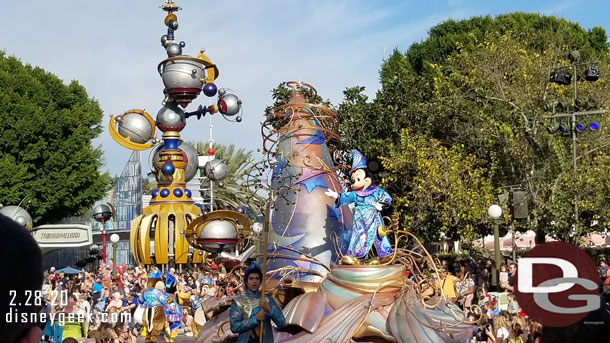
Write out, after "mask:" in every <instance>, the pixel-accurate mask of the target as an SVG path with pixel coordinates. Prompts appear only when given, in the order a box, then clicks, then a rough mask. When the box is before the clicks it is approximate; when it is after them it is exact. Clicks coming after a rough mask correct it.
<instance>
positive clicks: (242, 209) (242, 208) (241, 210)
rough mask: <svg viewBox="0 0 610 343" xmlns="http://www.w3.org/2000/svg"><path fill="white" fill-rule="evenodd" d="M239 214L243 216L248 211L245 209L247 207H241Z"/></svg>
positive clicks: (238, 209) (238, 210)
mask: <svg viewBox="0 0 610 343" xmlns="http://www.w3.org/2000/svg"><path fill="white" fill-rule="evenodd" d="M237 212H239V213H241V214H244V213H246V209H245V207H243V206H239V207H238V208H237Z"/></svg>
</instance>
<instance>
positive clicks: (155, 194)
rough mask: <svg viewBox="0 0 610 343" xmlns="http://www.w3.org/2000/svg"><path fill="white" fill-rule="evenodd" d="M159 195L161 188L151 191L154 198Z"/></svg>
mask: <svg viewBox="0 0 610 343" xmlns="http://www.w3.org/2000/svg"><path fill="white" fill-rule="evenodd" d="M157 195H159V190H158V189H155V190H153V191H152V193H151V196H152V197H153V199H154V198H156V197H157Z"/></svg>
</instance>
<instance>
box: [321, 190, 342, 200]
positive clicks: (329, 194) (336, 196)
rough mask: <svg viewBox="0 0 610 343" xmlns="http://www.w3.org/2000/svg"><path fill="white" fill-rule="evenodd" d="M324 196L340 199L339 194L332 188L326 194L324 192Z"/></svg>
mask: <svg viewBox="0 0 610 343" xmlns="http://www.w3.org/2000/svg"><path fill="white" fill-rule="evenodd" d="M324 194H326V195H328V196H329V197H331V198H335V199H337V198H339V193H337V192H335V191H333V190H332V189H330V188H329V189H328V190H327V191H326V192H324Z"/></svg>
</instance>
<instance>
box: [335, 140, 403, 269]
mask: <svg viewBox="0 0 610 343" xmlns="http://www.w3.org/2000/svg"><path fill="white" fill-rule="evenodd" d="M350 178H351V181H352V184H351V188H352V191H351V192H345V193H341V194H339V193H337V192H335V191H333V190H331V189H328V190H327V191H326V192H325V194H326V195H328V196H329V197H332V198H335V199H336V200H335V207H339V206H345V205H348V204H351V203H354V204H355V208H354V219H353V226H352V236H351V238H350V242H349V246H348V250H347V254H346V255H343V259H342V262H343V263H344V264H352V265H353V264H360V259H361V258H365V257H366V256H367V255H368V253H369V251H370V250H371V248H372V246H373V244H375V249H376V250H377V255H378V256H379V258H375V259H373V260H371V261H370V262H369V265H380V264H381V263H383V262H385V261H384V260H385V259H387V258H389V257H390V256H391V255H392V254H393V251H392V247H391V246H390V242H389V241H388V238H387V233H386V232H385V230H384V225H383V219H382V218H381V213H380V211H382V210H383V209H385V208H388V207H389V206H390V202H391V201H392V198H391V197H390V195H389V194H388V193H387V192H386V191H385V190H383V189H381V188H379V187H377V186H374V185H373V177H372V174H371V172H370V170H369V169H368V168H367V162H366V159H365V158H364V156H362V153H360V152H359V151H358V150H354V151H353V152H352V168H351V171H350Z"/></svg>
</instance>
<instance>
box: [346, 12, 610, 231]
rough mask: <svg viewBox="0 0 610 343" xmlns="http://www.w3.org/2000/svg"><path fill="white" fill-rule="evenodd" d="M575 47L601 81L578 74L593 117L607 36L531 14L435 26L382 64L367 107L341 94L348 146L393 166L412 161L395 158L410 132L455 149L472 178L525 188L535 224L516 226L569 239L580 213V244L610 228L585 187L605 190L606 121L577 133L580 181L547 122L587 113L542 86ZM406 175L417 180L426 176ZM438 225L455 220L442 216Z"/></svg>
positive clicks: (599, 194) (609, 136) (567, 143)
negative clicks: (556, 114)
mask: <svg viewBox="0 0 610 343" xmlns="http://www.w3.org/2000/svg"><path fill="white" fill-rule="evenodd" d="M576 48H578V49H579V51H580V55H581V60H582V61H599V62H600V64H599V67H600V70H601V75H602V77H601V78H600V80H599V81H597V82H585V81H584V80H583V78H582V73H583V72H584V67H582V68H580V69H579V70H578V73H579V75H581V76H580V77H579V79H580V80H581V82H578V84H579V85H578V88H579V92H578V94H579V95H578V97H579V101H581V100H583V99H593V100H594V101H591V102H590V103H593V104H594V105H593V108H594V109H604V108H607V104H608V100H609V99H608V98H609V95H610V89H608V84H609V83H608V82H607V81H606V80H604V76H605V75H610V70H609V65H610V54H609V48H608V44H607V35H606V33H605V30H604V29H603V28H600V27H596V28H593V29H591V30H589V31H586V30H584V29H583V28H582V27H580V25H578V24H575V23H571V22H568V21H566V20H564V19H558V18H555V17H547V16H541V15H539V14H526V13H513V14H507V15H502V16H498V17H496V18H491V17H489V16H488V17H475V18H471V19H468V20H463V21H459V22H456V21H452V20H449V21H446V22H444V23H442V24H440V25H437V26H435V27H434V28H432V29H431V30H430V37H428V38H427V39H426V40H425V41H423V42H421V43H417V44H414V45H412V46H411V47H410V48H409V49H408V50H407V51H406V52H405V53H404V54H403V53H401V52H399V51H397V50H396V51H394V53H393V54H392V55H391V56H390V57H389V58H388V59H387V60H386V61H384V63H383V64H382V66H381V71H380V82H381V90H380V91H378V92H377V94H376V96H375V98H374V99H372V101H368V99H367V98H366V97H365V96H364V95H363V94H362V91H363V90H364V89H363V88H362V87H354V88H349V89H347V90H346V91H345V92H344V93H345V99H344V101H343V103H342V104H340V105H339V107H338V109H339V111H338V112H339V116H340V121H341V126H342V128H343V130H344V137H345V139H344V143H345V144H346V145H347V146H348V148H357V149H359V150H360V151H362V152H363V153H364V154H365V156H367V157H374V156H385V157H389V156H392V163H403V162H406V161H408V159H407V155H405V154H401V153H398V154H397V153H396V151H401V149H402V150H404V149H406V147H405V145H404V144H403V141H404V137H403V136H402V135H401V133H402V130H403V129H405V128H408V129H409V132H410V135H412V136H414V137H420V136H421V137H425V138H426V139H429V140H430V141H431V142H438V144H440V145H438V147H439V148H440V147H441V146H442V147H445V148H446V149H448V151H451V149H453V148H455V147H459V148H460V149H461V150H460V153H462V154H464V156H470V155H473V156H475V157H476V158H475V160H476V161H477V162H476V163H473V164H472V165H470V166H468V168H475V169H472V170H471V171H475V170H478V169H477V168H481V169H480V170H484V171H485V172H482V173H478V174H477V175H480V177H482V178H483V177H484V178H488V180H489V182H491V185H492V186H493V188H495V189H499V188H500V187H502V186H505V185H514V184H521V185H522V186H523V187H524V188H525V189H526V190H527V191H528V192H529V193H530V199H531V202H530V207H531V208H533V210H532V211H531V216H530V219H531V221H530V224H524V225H525V226H523V228H534V229H539V230H542V231H545V232H546V233H549V234H552V235H555V236H557V237H560V238H566V237H567V235H568V233H569V232H570V231H571V227H572V224H574V219H573V216H574V204H575V203H576V204H577V205H578V206H579V207H581V208H582V212H583V216H581V217H580V218H579V221H578V223H577V234H580V233H585V232H587V231H590V230H592V229H593V228H592V227H591V225H590V223H591V222H592V219H591V218H596V220H597V222H603V223H608V224H610V217H609V216H608V211H607V209H605V208H603V206H604V204H607V203H608V201H610V199H609V198H608V196H607V194H608V193H607V192H606V193H604V192H603V190H602V187H598V188H595V187H592V186H591V185H593V184H595V183H597V184H608V183H610V169H609V168H610V165H604V164H603V163H602V162H603V161H606V160H607V156H608V153H609V152H608V149H607V146H609V145H610V131H609V130H608V128H607V127H608V120H607V119H606V116H600V117H591V116H590V117H583V118H581V119H582V120H584V121H592V120H598V121H601V129H600V130H599V131H598V132H597V133H584V134H580V135H579V137H578V139H577V147H576V148H577V151H578V155H579V156H578V164H579V167H578V170H577V171H576V173H574V171H573V170H572V164H571V163H572V149H571V140H570V139H569V136H568V137H567V138H566V137H562V136H560V135H549V134H548V133H547V132H546V130H545V127H546V126H547V125H549V124H551V122H550V121H549V120H548V119H546V118H545V116H547V115H549V114H552V109H551V107H550V106H549V103H553V102H559V103H560V104H562V106H560V107H557V108H556V110H557V111H564V112H573V111H575V110H581V109H583V108H582V106H580V105H578V102H577V101H574V90H573V87H570V86H561V85H557V84H552V83H549V73H550V71H551V70H552V69H553V67H556V66H563V65H569V64H570V63H571V62H570V61H569V60H568V58H567V55H568V52H569V51H571V50H574V49H576ZM577 105H578V107H577ZM421 137H420V138H418V139H422V138H421ZM398 142H401V143H400V144H399V143H398ZM430 144H432V143H430ZM434 144H436V143H434ZM401 159H402V160H401ZM388 166H390V167H391V166H392V164H391V163H389V164H388ZM412 167H413V168H414V170H413V172H417V173H424V171H425V169H422V168H416V167H415V166H412ZM465 167H466V166H465ZM427 172H429V171H427ZM403 174H404V173H403ZM411 177H412V178H413V180H423V179H425V178H426V177H436V176H434V175H426V174H412V175H411ZM386 180H390V179H389V178H386ZM407 183H410V181H409V182H407ZM388 186H393V185H391V184H389V185H388ZM484 189H486V188H484V187H483V188H481V190H484ZM409 192H412V190H410V189H405V190H404V191H400V190H398V193H396V194H394V195H395V196H397V197H398V198H407V199H411V200H410V201H414V200H412V196H413V194H412V193H409ZM491 193H492V195H493V198H495V195H494V194H493V193H495V192H493V191H492V192H491ZM482 195H483V194H482ZM460 196H462V195H460ZM484 196H488V194H485V195H484ZM409 197H411V198H409ZM589 199H595V201H589ZM417 201H420V200H417ZM479 205H480V208H479V209H478V210H477V211H481V213H482V214H484V210H485V207H484V206H482V203H480V204H479ZM429 206H430V207H428V208H427V209H426V210H424V209H422V208H418V207H417V206H414V205H410V208H409V207H408V208H406V209H404V208H403V209H400V210H401V211H405V212H403V214H404V218H405V220H407V219H408V218H418V217H417V215H416V213H413V212H410V211H412V210H414V209H416V208H418V211H420V212H421V213H423V212H425V211H430V212H431V213H432V212H438V208H437V207H434V206H432V204H429ZM434 217H435V218H452V217H451V216H446V213H443V214H439V213H436V216H434ZM403 224H406V223H403ZM421 225H423V226H424V227H426V228H427V229H428V230H437V231H438V230H444V229H445V228H448V227H450V226H451V225H453V224H452V222H451V221H449V219H448V220H447V221H445V222H443V223H435V222H428V223H423V222H422V223H421ZM459 225H468V224H459ZM528 225H531V226H528ZM606 226H607V224H606Z"/></svg>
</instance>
